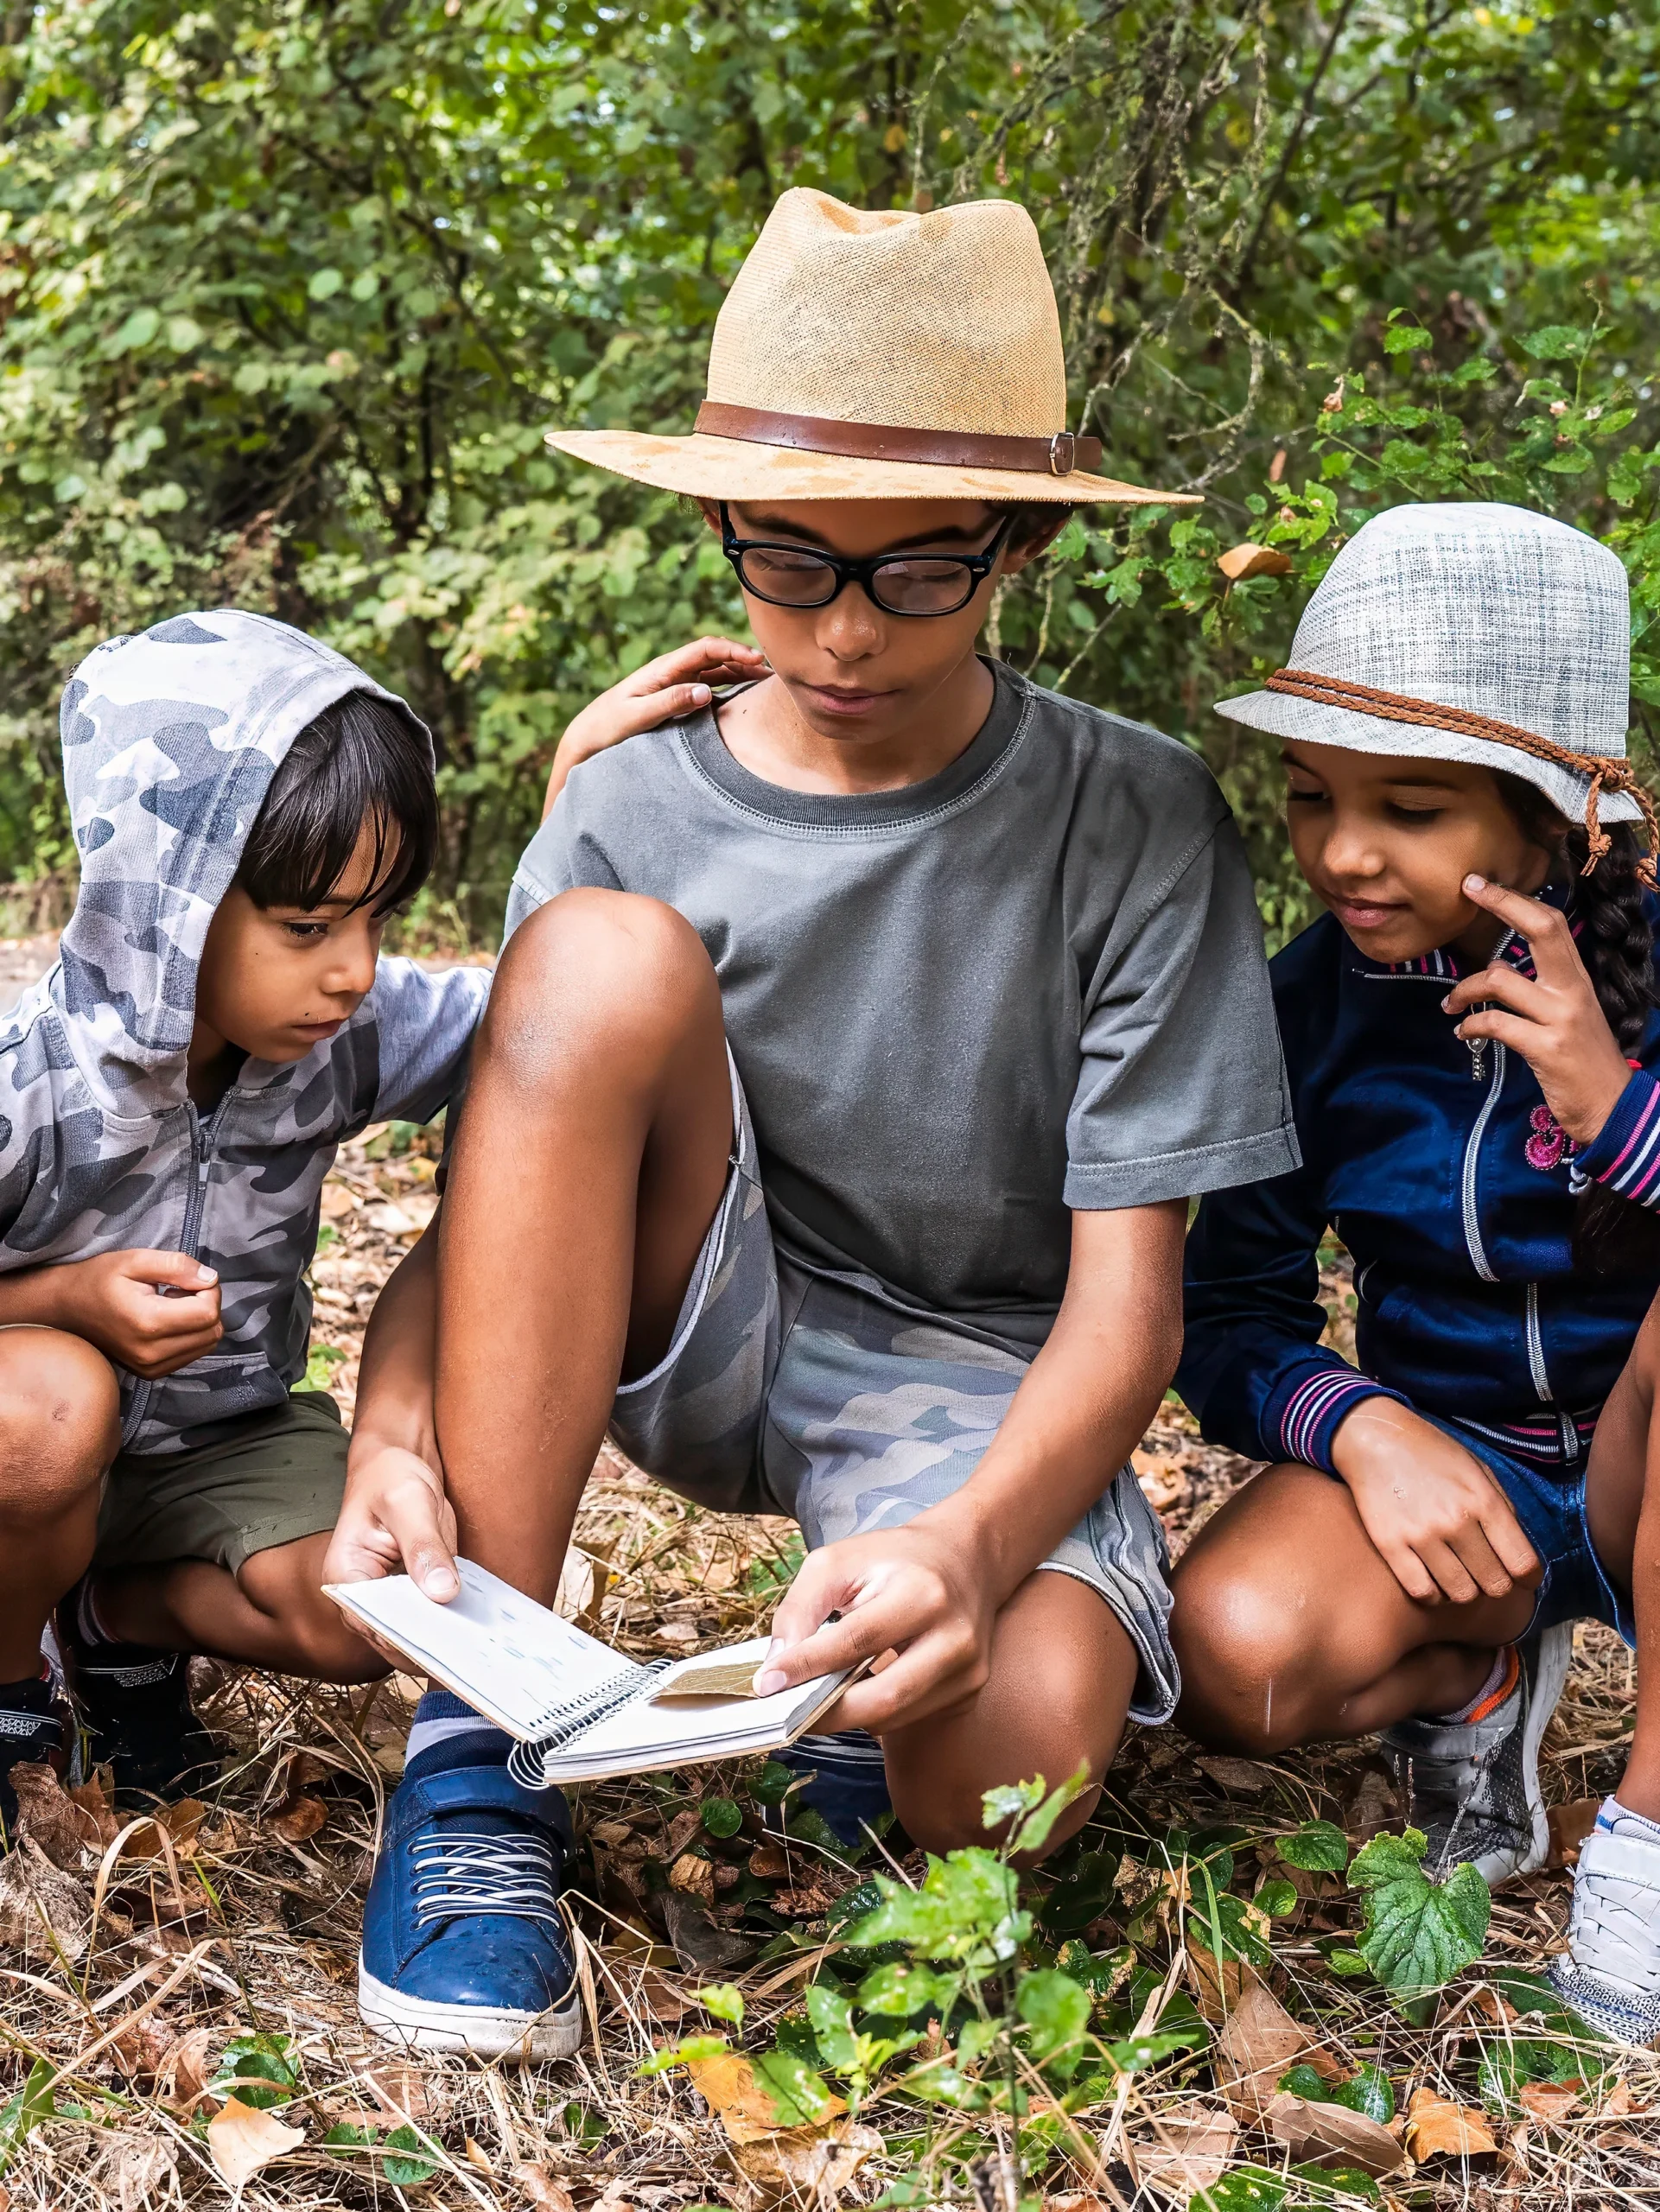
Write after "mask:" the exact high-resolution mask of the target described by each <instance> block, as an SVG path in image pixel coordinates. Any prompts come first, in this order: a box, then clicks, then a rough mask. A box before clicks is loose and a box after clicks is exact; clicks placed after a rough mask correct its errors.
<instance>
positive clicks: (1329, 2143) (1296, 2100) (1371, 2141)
mask: <svg viewBox="0 0 1660 2212" xmlns="http://www.w3.org/2000/svg"><path fill="white" fill-rule="evenodd" d="M1263 2118H1264V2119H1265V2120H1266V2121H1267V2122H1268V2126H1269V2132H1270V2133H1272V2134H1274V2135H1275V2136H1276V2137H1277V2138H1278V2139H1279V2140H1280V2141H1281V2142H1282V2143H1283V2144H1284V2145H1286V2147H1287V2149H1288V2151H1289V2152H1290V2153H1291V2156H1292V2158H1294V2160H1295V2161H1296V2162H1298V2163H1299V2164H1301V2163H1302V2162H1303V2161H1305V2160H1307V2159H1310V2158H1314V2159H1320V2158H1335V2159H1337V2160H1338V2161H1339V2163H1340V2164H1344V2165H1345V2166H1358V2167H1359V2168H1360V2169H1361V2171H1363V2172H1364V2173H1369V2174H1392V2173H1393V2172H1394V2171H1395V2169H1396V2167H1397V2166H1399V2165H1403V2164H1405V2163H1406V2153H1405V2152H1404V2151H1402V2148H1401V2146H1400V2145H1399V2144H1398V2143H1397V2142H1396V2139H1395V2138H1394V2137H1393V2136H1392V2135H1391V2134H1390V2132H1389V2130H1388V2128H1387V2127H1384V2126H1380V2125H1379V2123H1378V2122H1377V2120H1369V2119H1368V2118H1367V2116H1366V2114H1365V2113H1364V2112H1351V2111H1350V2110H1349V2108H1348V2107H1347V2106H1346V2105H1326V2104H1309V2103H1307V2102H1306V2101H1305V2100H1304V2099H1303V2098H1301V2097H1294V2096H1293V2095H1292V2094H1290V2092H1289V2091H1288V2090H1286V2089H1282V2090H1281V2091H1280V2092H1279V2094H1278V2095H1277V2096H1275V2097H1274V2098H1272V2099H1271V2100H1270V2101H1269V2106H1268V2109H1267V2111H1266V2112H1265V2113H1264V2114H1263Z"/></svg>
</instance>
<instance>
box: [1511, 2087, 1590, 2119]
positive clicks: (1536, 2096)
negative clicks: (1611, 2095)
mask: <svg viewBox="0 0 1660 2212" xmlns="http://www.w3.org/2000/svg"><path fill="white" fill-rule="evenodd" d="M1583 2087H1584V2084H1583V2083H1582V2082H1523V2085H1522V2087H1521V2088H1519V2089H1518V2090H1517V2093H1516V2101H1517V2104H1519V2105H1520V2106H1521V2107H1522V2109H1523V2112H1528V2113H1532V2115H1533V2117H1534V2118H1535V2119H1536V2120H1546V2121H1549V2122H1551V2123H1553V2124H1555V2123H1560V2122H1561V2121H1562V2120H1568V2119H1571V2118H1572V2116H1573V2115H1574V2113H1576V2112H1578V2110H1579V2108H1580V2090H1581V2088H1583Z"/></svg>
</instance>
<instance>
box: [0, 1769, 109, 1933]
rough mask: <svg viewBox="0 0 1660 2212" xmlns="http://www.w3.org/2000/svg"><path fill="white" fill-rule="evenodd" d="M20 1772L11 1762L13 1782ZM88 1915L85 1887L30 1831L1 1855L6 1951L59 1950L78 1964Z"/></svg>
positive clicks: (0, 1906) (0, 1915)
mask: <svg viewBox="0 0 1660 2212" xmlns="http://www.w3.org/2000/svg"><path fill="white" fill-rule="evenodd" d="M22 1771H23V1770H22V1768H21V1767H16V1766H15V1767H13V1769H12V1770H11V1772H12V1777H13V1779H14V1781H15V1780H16V1777H17V1776H18V1775H19V1774H21V1773H22ZM76 1855H77V1858H79V1856H80V1854H79V1852H77V1854H76ZM91 1920H92V1899H91V1897H89V1896H88V1895H87V1892H86V1888H85V1886H84V1885H82V1884H81V1883H80V1882H78V1881H77V1880H76V1879H75V1878H74V1876H73V1874H69V1873H66V1872H65V1871H64V1870H63V1868H62V1867H60V1866H57V1865H55V1864H54V1861H53V1860H52V1859H50V1858H49V1857H48V1855H47V1853H45V1852H44V1851H42V1850H41V1847H40V1845H39V1844H38V1843H37V1842H36V1841H35V1838H34V1837H33V1836H32V1835H25V1836H24V1837H23V1839H22V1841H21V1842H20V1843H19V1845H18V1846H17V1848H16V1850H15V1851H10V1852H8V1853H6V1855H5V1856H4V1858H0V1944H3V1945H4V1947H5V1948H6V1949H7V1950H9V1951H21V1952H22V1954H23V1955H24V1956H25V1957H29V1956H31V1955H46V1956H52V1955H55V1954H57V1953H61V1954H62V1955H63V1956H64V1957H65V1958H66V1959H67V1960H68V1961H70V1963H71V1964H72V1965H73V1964H77V1963H78V1962H79V1961H80V1960H81V1959H83V1958H84V1957H85V1956H86V1942H87V1929H88V1926H89V1924H90V1923H91Z"/></svg>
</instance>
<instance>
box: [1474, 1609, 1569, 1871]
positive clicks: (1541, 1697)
mask: <svg viewBox="0 0 1660 2212" xmlns="http://www.w3.org/2000/svg"><path fill="white" fill-rule="evenodd" d="M1573 1664H1574V1624H1573V1622H1572V1621H1559V1622H1558V1623H1557V1624H1556V1626H1555V1628H1548V1629H1547V1630H1545V1632H1544V1634H1543V1635H1542V1637H1540V1639H1539V1671H1538V1673H1537V1675H1535V1677H1534V1681H1533V1694H1532V1695H1531V1697H1530V1699H1529V1700H1528V1713H1527V1719H1525V1720H1524V1721H1523V1724H1522V1773H1523V1779H1524V1781H1525V1783H1526V1787H1527V1793H1528V1818H1529V1820H1530V1821H1531V1822H1532V1824H1533V1848H1532V1850H1531V1851H1530V1852H1529V1853H1528V1855H1527V1857H1526V1858H1525V1859H1523V1861H1522V1863H1521V1865H1520V1866H1511V1865H1510V1864H1509V1863H1508V1862H1507V1863H1506V1864H1505V1865H1504V1867H1503V1868H1502V1869H1499V1870H1497V1871H1495V1872H1493V1873H1491V1874H1488V1873H1487V1870H1486V1868H1485V1866H1482V1865H1481V1862H1480V1861H1479V1860H1478V1861H1477V1865H1478V1866H1480V1869H1481V1872H1482V1873H1483V1874H1484V1875H1485V1876H1486V1879H1487V1883H1488V1886H1489V1887H1490V1888H1492V1889H1496V1888H1497V1887H1498V1884H1499V1883H1500V1882H1503V1881H1514V1880H1515V1879H1516V1878H1517V1876H1518V1875H1521V1874H1536V1873H1537V1872H1538V1871H1539V1869H1540V1867H1542V1866H1543V1865H1544V1863H1545V1861H1546V1860H1547V1859H1549V1856H1550V1820H1549V1815H1548V1814H1547V1813H1546V1811H1545V1801H1544V1798H1543V1796H1542V1795H1541V1794H1540V1789H1539V1746H1540V1745H1542V1743H1543V1742H1544V1739H1545V1731H1546V1729H1547V1728H1549V1726H1550V1716H1551V1715H1552V1713H1555V1710H1556V1707H1557V1706H1558V1705H1559V1704H1560V1703H1561V1694H1562V1691H1563V1688H1564V1687H1565V1686H1566V1684H1567V1681H1568V1669H1570V1668H1571V1667H1572V1665H1573Z"/></svg>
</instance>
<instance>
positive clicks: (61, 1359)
mask: <svg viewBox="0 0 1660 2212" xmlns="http://www.w3.org/2000/svg"><path fill="white" fill-rule="evenodd" d="M120 1441H121V1393H120V1389H119V1386H118V1383H117V1382H116V1379H115V1370H114V1369H113V1368H112V1367H111V1365H110V1363H109V1361H108V1360H107V1359H105V1357H104V1355H103V1353H102V1352H100V1351H96V1350H94V1348H93V1347H92V1345H91V1344H87V1343H86V1341H85V1339H84V1338H80V1337H73V1336H70V1335H68V1334H67V1332H65V1331H63V1330H60V1329H34V1328H16V1329H6V1330H3V1331H0V1511H3V1513H4V1515H5V1516H6V1518H7V1519H8V1520H9V1521H10V1522H12V1523H13V1524H14V1525H16V1522H18V1521H20V1520H35V1519H41V1520H46V1519H50V1518H52V1517H54V1516H55V1515H57V1514H59V1513H61V1512H62V1511H64V1510H66V1508H67V1507H68V1506H70V1505H73V1503H76V1502H78V1501H79V1500H80V1498H81V1497H84V1496H85V1494H86V1491H88V1490H89V1489H90V1488H91V1487H92V1485H93V1484H96V1483H97V1482H98V1481H99V1478H100V1477H101V1475H102V1474H103V1471H104V1470H105V1467H107V1466H108V1465H109V1464H110V1462H111V1459H113V1458H114V1457H115V1454H116V1452H117V1451H118V1448H119V1446H120Z"/></svg>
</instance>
